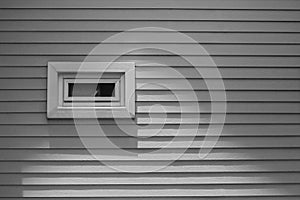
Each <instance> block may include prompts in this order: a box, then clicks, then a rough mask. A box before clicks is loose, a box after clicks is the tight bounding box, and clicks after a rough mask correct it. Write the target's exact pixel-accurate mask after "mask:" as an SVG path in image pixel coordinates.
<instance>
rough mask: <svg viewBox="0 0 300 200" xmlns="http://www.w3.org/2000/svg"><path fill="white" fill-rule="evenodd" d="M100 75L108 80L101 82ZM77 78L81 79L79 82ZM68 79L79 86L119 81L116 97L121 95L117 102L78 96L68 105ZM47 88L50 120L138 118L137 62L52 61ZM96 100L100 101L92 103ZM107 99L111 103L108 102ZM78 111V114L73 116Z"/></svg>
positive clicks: (49, 64) (49, 66)
mask: <svg viewBox="0 0 300 200" xmlns="http://www.w3.org/2000/svg"><path fill="white" fill-rule="evenodd" d="M97 74H98V75H99V74H102V75H103V77H104V78H103V79H99V76H97ZM106 74H107V76H105V75H106ZM120 74H121V75H120ZM76 75H79V76H76ZM75 77H77V78H76V81H75ZM78 77H80V78H78ZM116 77H119V78H116ZM72 79H73V80H72ZM65 80H68V81H71V82H72V81H74V82H75V83H80V82H84V81H87V82H93V83H96V81H97V83H98V82H100V83H101V82H103V81H104V82H105V81H115V82H116V87H115V88H118V91H115V94H118V95H115V96H116V98H115V99H114V98H111V97H108V98H110V99H107V98H104V97H91V98H87V97H84V98H85V101H84V102H81V101H80V100H79V99H76V98H78V97H76V98H75V99H74V97H73V99H72V98H71V99H68V102H66V99H65V97H66V92H67V91H66V90H67V89H68V87H66V84H65V83H64V81H65ZM47 87H48V88H47V117H48V118H94V117H95V116H97V118H134V116H135V63H134V62H113V63H108V62H85V63H81V62H48V81H47ZM97 98H98V99H97ZM101 99H102V100H103V102H102V101H101ZM69 100H71V101H69ZM95 100H98V101H97V102H88V101H95ZM107 100H109V102H106V101H107ZM74 111H75V112H76V115H74V114H73V112H74Z"/></svg>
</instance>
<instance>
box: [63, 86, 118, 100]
mask: <svg viewBox="0 0 300 200" xmlns="http://www.w3.org/2000/svg"><path fill="white" fill-rule="evenodd" d="M115 86H116V84H115V83H96V84H93V83H78V84H76V85H75V83H69V85H68V87H69V88H68V90H69V93H68V97H114V96H115Z"/></svg>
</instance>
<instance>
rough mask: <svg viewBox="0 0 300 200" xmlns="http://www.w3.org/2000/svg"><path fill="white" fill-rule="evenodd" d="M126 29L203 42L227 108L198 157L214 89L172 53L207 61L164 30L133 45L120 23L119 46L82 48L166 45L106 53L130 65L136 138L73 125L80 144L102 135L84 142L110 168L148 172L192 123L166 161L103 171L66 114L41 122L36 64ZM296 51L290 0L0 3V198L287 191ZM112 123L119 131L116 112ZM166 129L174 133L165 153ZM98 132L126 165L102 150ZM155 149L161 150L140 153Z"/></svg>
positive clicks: (297, 33)
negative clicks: (204, 154) (122, 34)
mask: <svg viewBox="0 0 300 200" xmlns="http://www.w3.org/2000/svg"><path fill="white" fill-rule="evenodd" d="M138 27H164V28H170V29H175V30H178V31H181V32H183V33H185V34H187V35H188V36H190V37H192V38H193V39H194V40H195V41H197V42H199V43H200V44H201V45H203V47H204V48H205V49H206V50H207V52H208V54H209V55H210V56H211V57H212V58H213V60H214V62H215V63H216V65H217V66H218V67H219V71H220V74H221V75H222V77H223V81H224V85H225V87H226V96H227V101H228V102H227V112H228V114H227V117H226V121H225V124H224V128H223V131H222V134H221V136H220V138H219V140H218V142H217V143H216V146H215V148H214V149H213V150H212V151H211V152H210V153H209V154H208V156H207V157H206V158H205V159H200V158H199V155H198V153H199V149H200V147H201V145H203V143H204V141H205V136H206V131H207V129H208V128H209V124H210V118H211V116H212V115H214V116H221V113H222V107H221V106H222V104H223V103H224V102H222V101H218V100H214V101H211V96H210V95H218V94H221V92H222V91H221V89H222V88H220V87H217V86H215V87H212V88H211V91H208V88H207V85H206V83H212V84H213V83H214V82H215V81H216V80H219V77H218V76H216V75H215V74H213V73H212V72H213V70H214V68H213V67H214V66H212V65H211V64H207V62H204V63H203V64H200V65H199V66H197V67H201V70H203V72H205V74H210V76H207V77H200V76H199V75H197V73H195V72H196V70H195V69H194V68H193V67H192V66H191V65H190V64H189V63H188V62H187V61H186V60H184V59H182V58H181V57H180V56H183V55H184V56H186V57H187V58H196V57H197V58H201V59H203V61H205V59H207V55H198V54H195V52H194V49H195V46H196V45H195V44H191V43H188V42H179V41H178V40H174V39H172V38H169V37H168V34H169V33H168V32H163V33H161V32H153V33H147V32H142V34H143V35H146V36H149V35H150V34H151V37H153V41H152V40H150V41H147V42H143V41H142V40H141V37H140V35H141V32H138V31H133V32H131V33H130V34H129V36H130V37H128V40H124V41H122V42H119V43H113V42H110V43H105V44H103V47H105V49H106V50H107V51H106V53H105V55H103V54H101V55H97V54H95V55H93V56H91V59H90V60H91V61H110V59H111V58H113V57H114V56H116V55H120V54H121V52H122V51H124V50H130V48H131V47H134V48H143V47H144V46H145V45H149V44H151V45H154V46H155V47H157V48H161V47H170V48H176V49H177V50H178V51H179V52H180V53H179V54H180V55H173V54H171V53H169V52H165V51H158V50H153V49H141V50H138V51H133V52H130V53H129V54H127V55H124V56H122V57H121V58H120V59H118V61H131V62H132V61H133V62H135V63H136V123H137V124H138V125H139V126H140V127H139V128H138V129H137V130H136V131H135V132H133V133H131V134H132V135H133V136H137V137H129V136H128V135H127V134H126V133H124V132H122V131H121V130H120V129H118V127H117V126H116V124H115V123H114V122H113V121H112V120H99V122H100V123H101V124H102V128H103V129H104V131H105V132H106V135H104V134H102V135H101V134H100V135H97V136H95V135H94V134H93V133H92V132H87V133H86V134H85V139H90V140H91V141H92V140H94V139H100V141H103V142H100V143H99V144H97V145H95V146H93V147H92V148H93V149H98V150H101V152H102V153H101V155H97V156H98V157H100V158H101V159H102V160H104V161H106V162H109V163H110V165H111V166H114V167H125V168H126V169H130V170H132V171H134V170H138V169H141V168H143V169H145V170H151V169H152V168H154V167H156V166H158V165H160V164H161V162H162V161H172V160H173V159H177V158H178V157H179V156H180V155H181V152H182V150H183V149H184V148H185V144H186V142H188V141H189V140H191V138H192V137H194V136H195V135H194V134H193V132H192V131H191V130H192V129H193V128H194V127H195V124H197V125H199V127H198V128H199V130H198V134H197V136H196V137H195V138H194V141H193V142H192V143H191V145H190V147H189V148H188V149H187V150H186V152H185V153H184V154H183V155H182V156H181V157H180V158H179V159H178V160H177V161H175V162H172V163H170V164H169V165H168V166H167V167H165V168H163V169H161V170H159V171H155V172H153V173H125V172H121V171H116V170H114V169H113V168H111V167H108V166H106V165H105V164H103V163H101V162H98V161H97V160H96V159H95V157H93V156H92V155H91V154H90V153H89V152H88V151H87V150H86V149H85V147H84V145H83V144H82V142H81V140H80V139H79V137H78V133H77V131H76V127H75V125H74V121H73V120H71V119H66V120H63V119H60V120H57V119H54V120H48V119H47V117H46V112H47V110H46V104H47V102H46V94H47V62H48V61H83V59H84V58H85V56H86V55H87V54H88V53H89V52H90V51H91V50H92V49H93V48H94V47H95V46H96V45H97V44H99V43H100V42H102V41H103V40H105V39H107V38H108V37H110V36H112V35H114V34H116V33H119V32H121V31H124V30H128V29H132V28H138ZM157 38H162V39H163V40H161V41H163V42H155V41H156V40H157ZM299 45H300V1H298V0H201V1H197V0H185V1H179V0H151V1H147V0H102V1H98V0H85V1H81V0H51V1H50V0H44V1H39V0H27V1H23V0H2V1H0V199H8V198H9V199H11V200H17V199H18V200H20V199H35V200H42V199H43V200H46V199H47V200H48V199H49V200H50V199H51V200H61V199H74V200H75V199H76V200H82V199H91V200H92V199H99V198H101V199H110V200H117V199H118V200H121V199H122V200H123V199H133V200H141V199H146V200H147V199H149V200H150V199H151V200H162V199H172V200H173V199H174V200H178V199H189V200H192V199H197V200H201V199H210V200H229V199H230V200H231V199H233V200H254V199H261V200H271V199H272V200H279V199H280V200H281V199H284V200H296V199H299V198H300V57H299V55H300V46H299ZM183 50H184V51H183ZM181 75H183V76H181ZM183 77H184V78H186V79H187V80H188V82H189V83H190V86H191V87H187V85H186V84H185V82H186V80H185V79H184V78H183ZM148 83H149V84H148ZM151 83H157V84H156V85H155V84H151ZM145 84H146V85H145ZM159 84H161V85H162V84H163V85H165V86H167V87H168V88H169V89H171V90H172V91H170V90H168V89H166V88H165V87H161V86H159ZM193 90H195V91H193ZM174 94H176V95H177V97H179V99H180V102H178V99H177V98H176V96H174ZM193 94H194V95H195V96H197V100H195V99H194V98H192V97H193ZM157 104H159V105H160V106H158V105H157ZM212 104H213V105H214V106H215V107H216V110H214V111H212V110H211V107H212ZM197 107H199V108H200V114H201V115H200V118H199V119H196V118H195V116H198V114H199V111H198V110H197ZM149 114H151V115H149ZM120 123H121V124H123V126H124V127H127V126H128V128H130V126H131V125H129V124H128V123H129V121H128V120H126V119H124V120H121V121H120ZM219 123H221V121H215V122H214V124H219ZM85 126H87V127H88V128H94V127H96V126H97V125H96V124H95V122H92V123H90V124H88V125H85ZM162 126H163V128H161V127H162ZM179 126H180V128H181V129H180V131H177V130H178V128H179ZM174 136H177V137H178V139H177V140H176V142H173V143H172V144H171V145H169V146H167V148H166V145H167V144H168V143H169V142H170V141H171V140H172V138H173V137H174ZM104 137H108V138H109V139H110V140H111V141H112V142H113V143H114V144H116V145H117V146H119V147H121V148H124V149H126V150H129V151H132V152H135V153H138V154H139V155H140V156H139V159H137V158H134V157H131V156H128V157H126V156H116V155H114V153H115V152H116V149H114V148H111V146H110V145H107V144H106V143H105V141H104V139H103V138H104ZM216 137H218V134H217V133H212V135H211V138H212V139H215V138H216ZM101 139H103V140H101ZM159 148H164V149H163V150H162V151H160V152H157V153H153V154H145V153H146V152H148V151H153V150H157V149H159ZM112 155H114V156H112Z"/></svg>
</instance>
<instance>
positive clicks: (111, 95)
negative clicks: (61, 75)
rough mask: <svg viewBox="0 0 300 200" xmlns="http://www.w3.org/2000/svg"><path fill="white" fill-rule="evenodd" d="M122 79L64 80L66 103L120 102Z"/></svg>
mask: <svg viewBox="0 0 300 200" xmlns="http://www.w3.org/2000/svg"><path fill="white" fill-rule="evenodd" d="M120 81H121V79H111V78H103V79H101V80H98V79H92V78H87V79H64V101H65V102H70V101H72V102H76V101H89V102H110V101H119V100H120V98H119V96H120V94H119V91H120Z"/></svg>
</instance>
